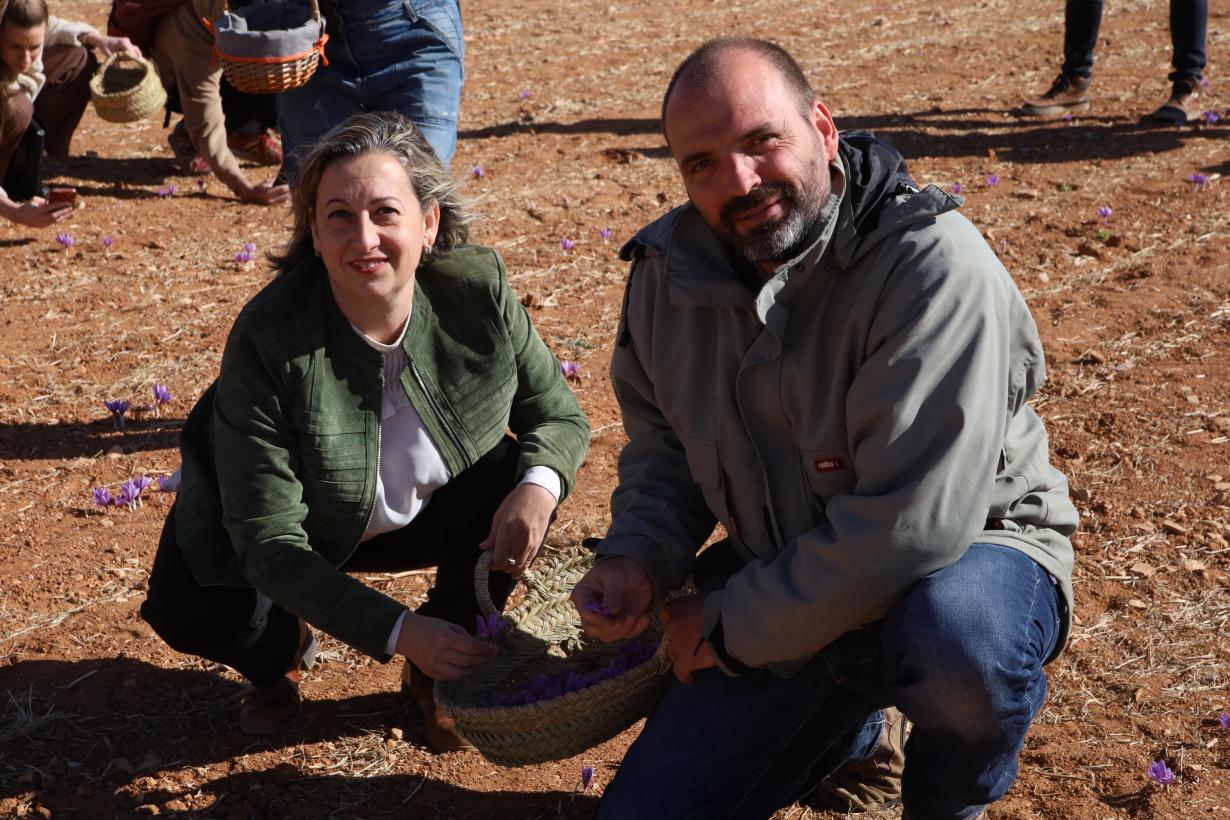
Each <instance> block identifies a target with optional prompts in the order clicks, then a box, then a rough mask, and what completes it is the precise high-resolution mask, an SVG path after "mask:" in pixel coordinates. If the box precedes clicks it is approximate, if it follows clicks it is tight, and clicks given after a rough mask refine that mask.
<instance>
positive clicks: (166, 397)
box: [154, 384, 175, 404]
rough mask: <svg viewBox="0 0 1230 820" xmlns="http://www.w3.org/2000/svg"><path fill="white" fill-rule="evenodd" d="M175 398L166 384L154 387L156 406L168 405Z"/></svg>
mask: <svg viewBox="0 0 1230 820" xmlns="http://www.w3.org/2000/svg"><path fill="white" fill-rule="evenodd" d="M173 398H175V396H173V395H172V394H171V389H170V388H169V387H167V386H166V385H165V384H156V385H154V402H155V403H156V404H166V403H167V402H169V401H170V400H171V399H173Z"/></svg>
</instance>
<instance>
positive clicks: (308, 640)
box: [239, 621, 319, 735]
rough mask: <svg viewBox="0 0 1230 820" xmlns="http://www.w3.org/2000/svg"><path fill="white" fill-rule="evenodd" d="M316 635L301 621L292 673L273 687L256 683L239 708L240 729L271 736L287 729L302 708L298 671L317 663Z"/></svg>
mask: <svg viewBox="0 0 1230 820" xmlns="http://www.w3.org/2000/svg"><path fill="white" fill-rule="evenodd" d="M318 648H319V644H317V643H316V636H315V635H313V634H312V630H311V629H309V628H308V625H307V624H306V623H305V622H303V621H299V651H298V652H297V653H296V654H295V659H294V661H293V662H292V667H291V670H290V671H289V672H287V673H286V674H285V675H283V676H282V677H281V678H278V680H277V682H276V683H274V684H273V685H272V686H253V687H252V688H251V689H250V690H249V691H248V693H247V694H246V695H244V698H243V704H242V705H241V706H240V707H239V730H240V731H241V732H243V733H244V734H245V735H271V734H275V733H277V732H282V731H285V730H286V729H287V728H289V727H290V725H291V724H292V723H294V721H295V718H297V717H298V716H299V712H300V710H302V708H303V698H302V697H300V695H299V672H300V670H303V669H311V668H312V666H313V664H315V663H316V650H317V649H318Z"/></svg>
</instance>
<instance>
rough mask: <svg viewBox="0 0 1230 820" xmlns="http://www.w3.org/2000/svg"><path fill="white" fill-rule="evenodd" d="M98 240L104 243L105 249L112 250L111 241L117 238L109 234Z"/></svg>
mask: <svg viewBox="0 0 1230 820" xmlns="http://www.w3.org/2000/svg"><path fill="white" fill-rule="evenodd" d="M98 241H99V242H101V243H102V246H103V250H105V251H109V250H111V243H112V242H114V241H115V240H114V239H112V238H111V237H109V236H104V237H103V238H102V239H100V240H98Z"/></svg>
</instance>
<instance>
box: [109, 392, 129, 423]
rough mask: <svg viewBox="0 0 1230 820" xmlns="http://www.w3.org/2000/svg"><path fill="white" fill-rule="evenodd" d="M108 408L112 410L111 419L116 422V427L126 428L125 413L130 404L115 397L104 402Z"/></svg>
mask: <svg viewBox="0 0 1230 820" xmlns="http://www.w3.org/2000/svg"><path fill="white" fill-rule="evenodd" d="M103 404H104V405H106V408H107V409H108V410H110V411H111V417H112V418H111V420H112V421H113V422H114V423H115V429H117V430H123V429H124V414H125V413H127V412H128V407H129V404H128V402H126V401H124V400H123V399H114V400H112V401H105V402H103Z"/></svg>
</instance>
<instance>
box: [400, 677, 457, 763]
mask: <svg viewBox="0 0 1230 820" xmlns="http://www.w3.org/2000/svg"><path fill="white" fill-rule="evenodd" d="M434 685H435V681H434V680H432V679H431V678H429V677H427V675H425V674H423V671H422V670H421V669H416V668H415V667H414V665H413V664H411V663H410V661H406V663H405V665H404V666H403V667H402V668H401V690H402V691H403V692H409V693H410V696H411V697H412V698H414V702H415V703H416V704H418V707H419V711H420V712H422V713H423V728H424V729H425V730H426V732H427V745H428V746H430V747H431V748H433V749H435V750H436V751H437V752H461V751H474V744H473V743H471V742H470V741H468V740H466V739H465V737H463V736H462V734H461V732H458V731H457V724H456V723H455V722H454V721H453V719H452V718H451V717H448V716H447V715H445V714H444V713H443V712H441V711H440V710H439V708H437V707H436V696H435V693H434V692H433V691H432V688H433V687H434Z"/></svg>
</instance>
